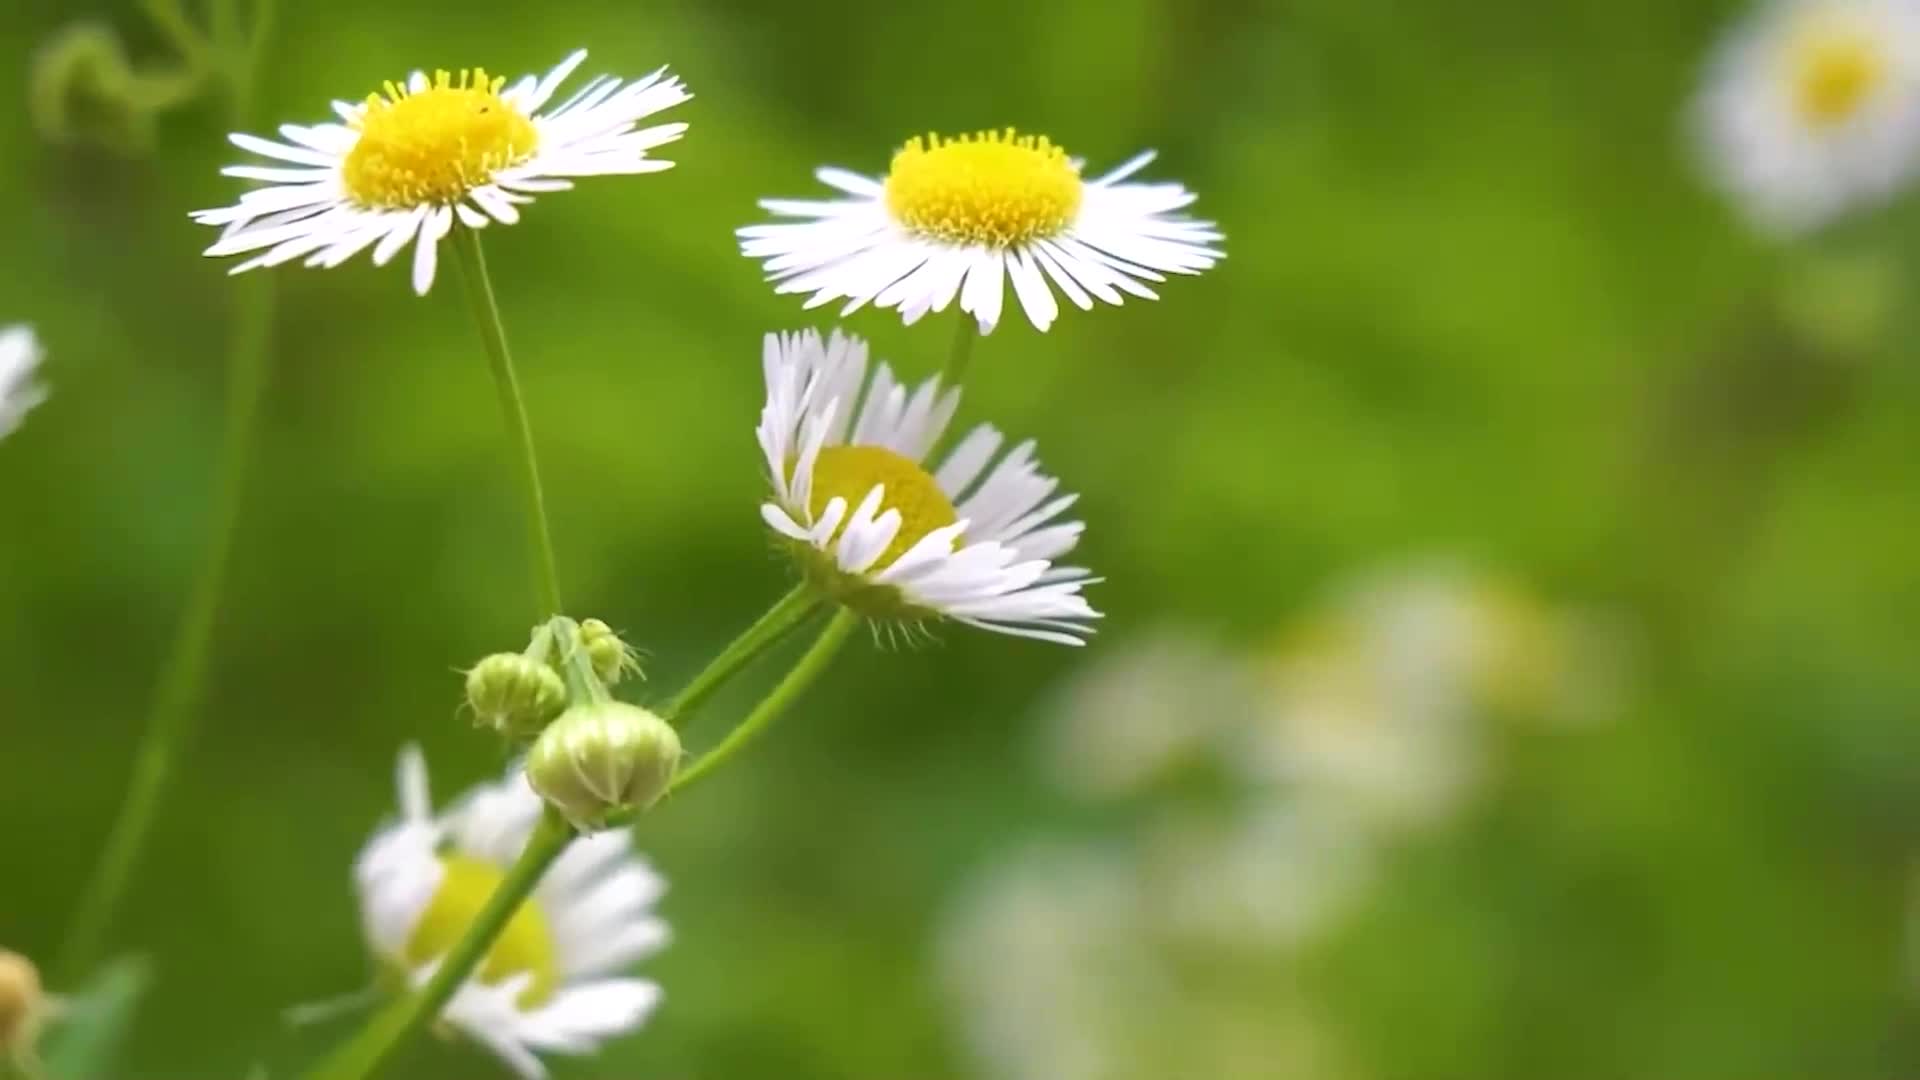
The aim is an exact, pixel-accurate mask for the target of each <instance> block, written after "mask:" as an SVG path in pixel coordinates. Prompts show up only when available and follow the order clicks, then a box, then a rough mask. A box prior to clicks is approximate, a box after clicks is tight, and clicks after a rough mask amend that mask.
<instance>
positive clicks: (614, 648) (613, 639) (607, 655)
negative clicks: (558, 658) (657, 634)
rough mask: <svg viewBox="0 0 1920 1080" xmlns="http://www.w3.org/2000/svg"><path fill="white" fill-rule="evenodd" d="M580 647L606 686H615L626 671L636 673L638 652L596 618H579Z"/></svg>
mask: <svg viewBox="0 0 1920 1080" xmlns="http://www.w3.org/2000/svg"><path fill="white" fill-rule="evenodd" d="M580 647H581V648H583V649H585V650H587V659H588V660H589V661H591V662H592V664H593V673H594V674H595V675H597V676H599V677H600V681H601V682H603V683H605V684H607V685H608V686H615V685H618V684H619V682H620V680H622V679H624V678H626V677H627V675H628V674H634V675H639V674H640V654H639V653H637V652H635V651H634V650H633V647H632V646H630V645H628V644H627V643H626V642H624V641H622V640H620V635H619V634H616V633H614V632H613V627H611V626H608V625H607V624H606V623H603V622H601V621H600V620H599V619H582V620H580ZM641 677H642V678H645V676H644V675H642V676H641Z"/></svg>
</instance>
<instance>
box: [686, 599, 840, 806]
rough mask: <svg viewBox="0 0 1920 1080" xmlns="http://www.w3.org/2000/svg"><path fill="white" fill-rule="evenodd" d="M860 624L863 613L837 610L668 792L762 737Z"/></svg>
mask: <svg viewBox="0 0 1920 1080" xmlns="http://www.w3.org/2000/svg"><path fill="white" fill-rule="evenodd" d="M858 625H860V616H858V615H855V614H854V613H853V612H851V611H848V610H847V609H845V608H841V609H840V610H839V611H837V612H835V613H834V616H833V618H832V619H831V620H830V621H829V622H828V623H827V625H826V628H825V629H823V630H821V631H820V636H819V637H817V638H815V639H814V641H813V644H812V645H810V646H808V648H807V651H806V652H805V653H804V654H802V655H801V657H800V660H799V661H798V662H797V663H795V664H794V665H793V670H791V671H789V672H787V674H786V677H785V678H783V679H781V680H780V682H779V684H778V685H776V686H775V687H774V688H773V690H772V691H770V692H769V693H768V694H767V696H766V697H765V698H762V699H761V701H760V704H758V705H756V706H754V708H753V711H752V712H750V713H748V714H747V718H746V719H744V720H742V721H740V726H738V727H736V728H734V729H733V730H732V731H730V732H728V733H727V737H726V738H724V739H722V740H720V745H718V746H716V747H714V748H713V749H711V750H709V751H707V752H706V753H705V754H703V755H701V757H700V759H699V760H697V761H695V762H694V763H693V764H692V765H689V766H688V767H686V768H685V769H683V770H681V771H680V773H679V775H677V776H675V777H674V778H673V784H672V785H671V786H670V787H668V788H667V793H668V794H669V795H671V794H674V793H676V792H680V791H684V790H686V789H687V788H690V787H692V786H693V785H695V784H697V783H699V782H700V781H701V780H704V779H706V778H707V777H708V776H711V775H713V773H714V772H716V771H717V770H718V769H719V768H720V767H721V766H722V765H725V764H726V763H727V762H728V761H730V760H732V759H733V757H734V756H735V755H736V754H738V753H740V751H741V750H744V749H745V748H746V747H747V745H748V744H750V743H752V742H753V741H754V740H755V739H757V738H759V737H760V735H761V734H762V733H763V732H765V731H766V729H767V727H768V726H769V725H771V724H772V723H773V722H774V721H775V720H777V719H779V718H780V714H781V713H784V712H786V711H787V708H788V707H789V706H791V705H792V704H793V703H794V701H795V700H797V699H798V698H799V697H800V695H801V694H802V693H804V692H805V691H806V689H807V687H809V686H812V685H813V681H814V680H815V679H818V678H819V677H820V674H821V672H824V671H825V670H827V665H828V664H829V663H831V662H832V661H833V657H834V654H836V653H838V652H839V651H840V646H842V645H844V644H846V641H847V635H849V634H851V633H852V632H853V628H854V627H856V626H858Z"/></svg>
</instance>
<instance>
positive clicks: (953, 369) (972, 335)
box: [940, 311, 980, 388]
mask: <svg viewBox="0 0 1920 1080" xmlns="http://www.w3.org/2000/svg"><path fill="white" fill-rule="evenodd" d="M959 315H960V323H959V325H958V326H956V327H954V331H953V348H951V349H949V350H948V351H947V366H946V367H944V368H942V369H940V383H941V385H942V386H946V387H950V388H951V387H956V386H959V385H960V382H961V380H962V379H965V378H966V377H967V365H968V364H970V363H972V362H973V344H974V342H976V341H978V340H980V324H979V323H978V322H976V321H975V320H974V317H973V316H971V315H969V314H967V313H966V312H964V311H962V312H960V313H959Z"/></svg>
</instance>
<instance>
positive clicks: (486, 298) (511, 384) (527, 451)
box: [453, 227, 560, 622]
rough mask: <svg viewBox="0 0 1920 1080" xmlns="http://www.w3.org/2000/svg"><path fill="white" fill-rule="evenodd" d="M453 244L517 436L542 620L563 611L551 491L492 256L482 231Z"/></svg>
mask: <svg viewBox="0 0 1920 1080" xmlns="http://www.w3.org/2000/svg"><path fill="white" fill-rule="evenodd" d="M453 250H454V252H455V254H456V255H457V257H458V259H459V263H460V270H461V274H460V279H461V281H463V282H464V283H465V284H466V291H467V299H468V301H469V302H470V303H472V305H473V318H474V321H475V323H477V324H478V325H479V327H480V341H481V343H482V344H483V345H485V346H486V350H487V360H488V362H489V364H490V365H491V366H492V368H493V385H494V388H495V389H496V390H498V391H499V394H500V411H501V412H502V413H503V414H504V415H505V416H506V420H507V426H508V427H510V428H512V429H513V433H514V436H515V438H514V449H515V451H516V457H517V460H518V463H519V466H520V468H519V472H520V493H521V495H522V497H523V498H524V499H525V500H526V517H527V544H528V548H529V552H530V556H531V558H532V560H533V581H534V591H535V592H536V593H537V594H538V596H539V602H540V607H541V610H540V611H539V613H538V619H537V620H536V621H542V622H543V621H545V620H546V619H548V618H550V617H552V616H554V615H558V614H560V573H559V571H558V570H556V569H555V568H554V561H553V534H552V532H551V530H549V529H548V527H547V497H546V494H545V492H544V491H542V490H541V487H540V464H539V461H538V460H537V459H536V458H535V456H534V452H533V426H532V425H531V424H529V423H528V422H527V406H526V402H525V401H524V400H523V399H522V398H521V396H520V380H519V378H518V377H516V376H515V375H514V373H513V354H512V352H511V351H509V350H508V348H507V330H506V327H505V326H504V325H503V324H502V323H501V321H500V305H499V304H498V303H497V302H496V301H495V300H494V296H493V280H492V279H491V278H490V277H488V275H487V256H486V252H485V251H483V250H482V249H481V247H480V233H479V231H478V230H476V229H468V228H464V227H461V228H456V229H455V230H454V242H453Z"/></svg>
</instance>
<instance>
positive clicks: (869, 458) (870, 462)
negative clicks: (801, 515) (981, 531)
mask: <svg viewBox="0 0 1920 1080" xmlns="http://www.w3.org/2000/svg"><path fill="white" fill-rule="evenodd" d="M875 484H882V485H885V487H886V494H884V495H883V496H882V497H881V498H882V500H883V501H882V503H881V511H880V512H881V513H885V512H886V511H887V510H898V511H899V512H900V532H899V533H898V534H897V535H895V536H894V538H893V543H892V544H891V545H889V546H888V547H887V550H886V551H884V552H882V553H881V555H880V558H879V559H878V560H876V561H875V562H874V564H873V565H874V567H875V569H884V568H886V567H888V566H891V565H892V564H893V561H894V560H895V559H898V558H899V557H900V556H902V555H905V554H906V553H907V551H908V549H910V548H912V547H913V545H915V544H917V543H919V542H920V540H921V538H922V537H924V536H926V535H927V534H928V533H930V532H932V531H933V530H935V529H940V528H944V527H946V526H948V525H951V524H953V523H954V522H955V521H957V520H959V518H958V516H957V515H956V514H955V513H954V509H953V502H952V500H950V499H948V498H947V494H946V492H944V491H941V490H940V485H939V483H938V482H937V481H935V480H934V478H933V477H932V476H929V475H928V474H927V471H926V470H925V469H922V468H921V467H920V466H918V465H916V464H914V463H913V462H912V461H910V460H908V459H907V458H906V457H904V456H902V455H900V454H896V453H894V452H893V451H891V450H888V449H886V448H885V447H880V446H829V447H826V448H825V449H823V450H821V451H820V456H819V458H818V459H817V460H816V461H815V463H814V466H813V494H812V496H811V505H810V506H808V509H809V510H811V511H812V512H813V516H814V517H815V518H818V517H819V516H820V515H821V514H822V513H824V512H825V511H826V508H827V503H828V502H829V501H831V500H832V499H834V498H835V497H838V498H842V499H845V500H846V501H847V512H848V513H849V514H851V513H852V512H853V511H854V509H855V508H857V507H858V506H859V505H860V500H862V499H864V498H866V497H867V493H868V492H870V491H872V490H873V486H874V485H875Z"/></svg>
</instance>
